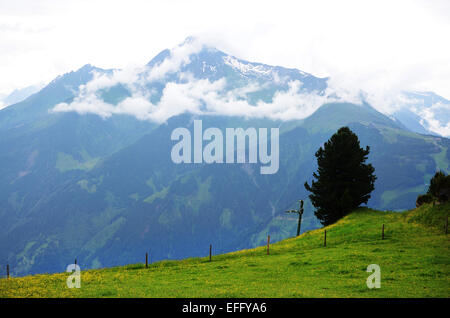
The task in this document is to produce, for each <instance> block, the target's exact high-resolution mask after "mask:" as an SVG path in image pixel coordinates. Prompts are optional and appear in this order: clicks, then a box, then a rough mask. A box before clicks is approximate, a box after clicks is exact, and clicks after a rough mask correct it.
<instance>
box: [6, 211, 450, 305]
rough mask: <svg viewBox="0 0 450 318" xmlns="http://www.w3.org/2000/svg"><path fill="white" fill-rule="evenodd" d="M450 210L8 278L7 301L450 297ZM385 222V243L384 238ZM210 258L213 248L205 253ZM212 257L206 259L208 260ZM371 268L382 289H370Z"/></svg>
mask: <svg viewBox="0 0 450 318" xmlns="http://www.w3.org/2000/svg"><path fill="white" fill-rule="evenodd" d="M449 214H450V204H449V203H447V204H440V205H436V206H432V205H423V206H421V207H420V208H417V209H414V210H411V211H406V212H402V213H398V212H381V211H374V210H370V209H366V208H361V209H358V210H356V211H354V212H353V213H351V214H350V215H348V216H347V217H345V218H343V219H342V220H340V221H339V222H337V223H336V224H333V225H331V226H328V227H326V228H324V229H326V230H327V246H326V247H324V246H323V237H324V229H318V230H313V231H309V232H306V233H304V234H302V235H301V236H300V237H297V238H291V239H286V240H283V241H280V242H278V243H275V244H271V245H270V255H267V253H266V246H262V247H258V248H255V249H249V250H242V251H238V252H234V253H228V254H223V255H213V258H212V262H209V258H208V257H204V258H189V259H184V260H180V261H161V262H157V263H154V264H150V265H149V268H147V269H146V268H145V266H144V264H133V265H128V266H123V267H114V268H104V269H97V270H86V271H82V272H81V288H79V289H76V288H73V289H69V288H67V286H66V279H67V277H68V276H69V273H58V274H42V275H33V276H26V277H19V278H10V279H9V280H8V279H0V297H227V298H228V297H449V296H450V254H449V247H450V244H449V237H450V236H449V235H445V232H444V224H445V219H446V217H448V216H449ZM382 224H385V239H384V240H382V239H381V228H382ZM205 252H206V253H207V248H205ZM206 253H205V254H206ZM369 264H378V265H379V266H380V268H381V288H379V289H369V288H368V287H367V286H366V279H367V277H368V276H369V275H370V274H371V273H368V272H366V269H367V266H368V265H369Z"/></svg>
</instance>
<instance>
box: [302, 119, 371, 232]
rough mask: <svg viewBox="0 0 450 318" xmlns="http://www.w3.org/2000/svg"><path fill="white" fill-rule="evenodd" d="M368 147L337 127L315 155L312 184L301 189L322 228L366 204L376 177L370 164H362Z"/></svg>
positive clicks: (347, 131)
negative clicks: (304, 192) (361, 145)
mask: <svg viewBox="0 0 450 318" xmlns="http://www.w3.org/2000/svg"><path fill="white" fill-rule="evenodd" d="M368 154H369V146H367V147H366V149H363V148H361V147H360V146H359V140H358V136H356V134H354V133H353V132H352V131H351V130H350V129H349V128H348V127H342V128H340V129H339V130H338V131H337V133H335V134H334V135H333V136H332V137H331V138H330V139H329V140H328V141H327V142H326V143H325V144H324V146H323V148H322V147H320V148H319V150H318V151H317V152H316V157H317V165H318V170H317V173H316V172H314V173H313V177H314V178H315V179H316V181H312V184H311V186H309V184H308V183H307V182H305V188H306V190H308V191H309V192H312V194H311V195H310V196H309V198H310V199H311V202H312V204H313V205H314V207H315V208H316V211H315V215H316V217H317V218H318V219H319V220H320V221H321V223H322V224H323V225H329V224H332V223H334V222H336V221H337V220H339V219H340V218H342V217H343V216H345V215H346V214H347V213H349V212H351V211H352V210H354V209H355V208H357V207H359V206H360V205H361V204H362V203H367V201H368V200H369V198H370V193H371V192H372V191H373V189H374V183H375V180H376V176H375V175H374V174H373V173H374V171H375V169H374V167H373V166H372V165H371V164H366V163H365V161H366V160H367V156H368Z"/></svg>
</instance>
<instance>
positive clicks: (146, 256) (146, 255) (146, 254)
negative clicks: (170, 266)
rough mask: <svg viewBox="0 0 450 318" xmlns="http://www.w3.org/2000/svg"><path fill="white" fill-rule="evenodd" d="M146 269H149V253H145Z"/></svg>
mask: <svg viewBox="0 0 450 318" xmlns="http://www.w3.org/2000/svg"><path fill="white" fill-rule="evenodd" d="M145 268H148V253H145Z"/></svg>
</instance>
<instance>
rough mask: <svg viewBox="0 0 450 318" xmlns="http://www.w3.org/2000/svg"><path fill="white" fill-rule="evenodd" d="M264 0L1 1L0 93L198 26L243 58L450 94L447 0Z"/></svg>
mask: <svg viewBox="0 0 450 318" xmlns="http://www.w3.org/2000/svg"><path fill="white" fill-rule="evenodd" d="M105 8H108V14H103V13H104V10H105ZM257 8H258V10H255V3H254V2H252V1H244V2H243V1H237V0H236V1H235V0H229V1H222V2H220V1H214V2H212V1H206V0H204V1H201V0H199V1H194V2H190V1H189V2H187V1H170V2H166V1H143V0H129V1H126V2H115V1H107V0H94V1H87V0H77V1H75V0H69V1H54V0H53V1H52V0H44V1H39V2H36V1H34V0H16V1H3V2H1V3H0V21H1V23H0V43H2V46H1V49H0V93H5V94H6V93H9V92H10V91H12V90H13V89H14V88H20V87H25V86H28V85H30V84H34V83H37V82H39V81H41V80H42V79H43V80H45V81H47V82H48V81H50V80H52V79H53V78H54V77H56V76H57V75H60V74H62V73H66V72H68V71H71V70H74V69H77V68H79V67H80V66H82V65H84V64H86V63H91V64H93V65H96V66H98V67H102V68H125V66H126V65H127V64H128V63H132V64H137V65H144V64H145V63H146V62H148V60H150V58H151V57H153V56H155V55H156V54H157V53H159V52H160V51H161V50H162V49H164V48H167V47H172V46H173V45H174V43H178V42H179V41H180V39H183V38H185V37H186V36H188V35H196V36H201V37H203V38H205V39H207V41H208V43H209V44H212V45H214V46H216V47H217V48H218V49H222V50H224V51H226V52H228V53H230V54H232V55H234V56H238V57H240V58H242V59H245V60H250V61H258V62H262V63H266V64H270V65H280V66H286V67H293V68H297V69H301V70H304V71H307V72H309V73H311V74H314V75H316V76H321V77H324V76H330V77H333V78H341V79H342V80H345V81H346V82H349V83H353V86H354V87H355V89H356V88H360V86H364V87H365V89H364V90H365V91H369V90H368V88H371V89H373V90H375V91H378V90H381V89H382V88H383V87H386V86H388V85H394V86H396V87H399V88H400V89H401V90H427V91H428V90H432V91H435V92H436V93H438V94H440V95H442V96H444V97H446V98H447V99H450V87H449V85H448V79H449V74H450V63H448V61H449V60H448V56H450V43H449V41H446V38H447V34H449V33H450V8H449V2H448V1H445V0H443V1H426V0H415V1H412V0H397V1H394V2H392V1H388V0H380V1H358V0H343V1H339V2H337V1H333V0H327V1H325V0H319V1H283V0H280V1H277V2H276V3H275V2H273V1H264V0H262V1H258V3H257ZM80 17H83V21H82V23H80ZM174 61H175V60H174ZM178 62H179V63H183V60H178ZM173 67H174V64H173V65H171V64H166V65H161V69H160V70H159V71H161V72H162V73H164V72H166V71H170V70H171V69H173ZM159 71H158V72H159ZM158 72H157V71H156V70H155V73H154V76H156V77H158V76H159V74H158Z"/></svg>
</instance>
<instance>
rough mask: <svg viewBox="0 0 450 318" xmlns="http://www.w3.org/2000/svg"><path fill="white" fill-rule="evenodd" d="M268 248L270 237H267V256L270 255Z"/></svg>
mask: <svg viewBox="0 0 450 318" xmlns="http://www.w3.org/2000/svg"><path fill="white" fill-rule="evenodd" d="M269 247H270V235H267V255H269V254H270V252H269Z"/></svg>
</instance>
